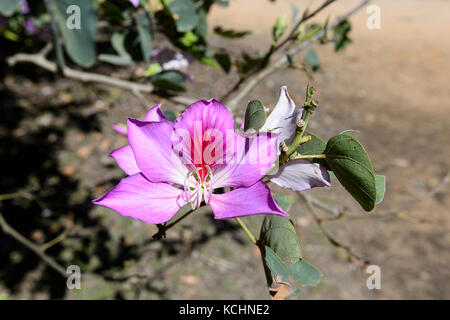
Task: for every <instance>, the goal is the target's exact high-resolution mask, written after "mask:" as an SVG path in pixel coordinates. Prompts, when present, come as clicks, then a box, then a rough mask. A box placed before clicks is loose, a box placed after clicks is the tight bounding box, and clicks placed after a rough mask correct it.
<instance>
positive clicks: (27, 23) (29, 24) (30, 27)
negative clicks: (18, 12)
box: [24, 17, 39, 34]
mask: <svg viewBox="0 0 450 320" xmlns="http://www.w3.org/2000/svg"><path fill="white" fill-rule="evenodd" d="M24 27H25V29H26V30H27V31H28V32H29V33H31V34H36V33H38V32H39V29H38V28H37V27H36V25H35V24H34V22H33V18H31V17H28V18H27V20H26V21H25V25H24Z"/></svg>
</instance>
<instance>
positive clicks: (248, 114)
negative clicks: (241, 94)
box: [244, 100, 267, 131]
mask: <svg viewBox="0 0 450 320" xmlns="http://www.w3.org/2000/svg"><path fill="white" fill-rule="evenodd" d="M266 119H267V115H266V111H265V110H264V106H263V104H262V103H261V101H259V100H252V101H250V102H249V103H248V105H247V109H246V110H245V120H244V130H245V131H247V130H249V129H253V130H256V131H258V130H259V129H261V128H262V126H263V125H264V123H266Z"/></svg>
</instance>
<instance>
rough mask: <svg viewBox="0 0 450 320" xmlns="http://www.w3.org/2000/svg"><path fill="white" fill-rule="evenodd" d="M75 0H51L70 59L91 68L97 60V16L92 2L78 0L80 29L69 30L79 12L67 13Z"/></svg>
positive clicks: (89, 0) (50, 3)
mask: <svg viewBox="0 0 450 320" xmlns="http://www.w3.org/2000/svg"><path fill="white" fill-rule="evenodd" d="M73 4H74V3H73V0H49V6H50V10H52V13H53V17H54V19H55V22H56V25H57V26H58V30H59V32H60V34H61V35H62V38H63V42H64V47H65V49H66V51H67V54H68V55H69V57H70V58H71V59H72V60H73V61H74V62H75V63H77V64H78V65H80V66H82V67H85V68H87V67H91V66H92V65H93V64H94V62H95V59H96V51H95V34H96V31H97V16H96V13H95V10H94V5H93V1H92V0H78V1H77V2H76V6H78V7H79V8H80V13H79V18H80V28H79V29H78V28H72V29H69V28H68V26H67V25H68V24H69V22H70V21H72V19H70V17H76V16H77V12H76V11H74V12H71V13H70V14H68V13H67V9H68V7H69V6H71V5H73Z"/></svg>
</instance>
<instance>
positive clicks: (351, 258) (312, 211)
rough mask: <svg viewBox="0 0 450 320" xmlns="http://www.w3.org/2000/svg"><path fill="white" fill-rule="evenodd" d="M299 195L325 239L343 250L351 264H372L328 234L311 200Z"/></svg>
mask: <svg viewBox="0 0 450 320" xmlns="http://www.w3.org/2000/svg"><path fill="white" fill-rule="evenodd" d="M298 195H299V197H300V198H301V199H302V200H303V202H304V203H305V205H306V207H307V208H308V212H309V213H310V214H311V216H312V217H313V219H314V220H315V221H316V223H317V226H318V227H319V229H320V231H321V232H322V234H323V235H324V236H325V238H326V239H327V240H328V241H329V242H330V243H331V244H332V245H333V246H334V247H335V248H337V249H341V250H343V251H344V252H345V254H346V256H347V260H348V261H350V262H357V263H358V264H360V265H362V266H367V265H370V264H371V262H370V261H369V260H368V259H365V258H363V257H361V256H359V255H358V254H356V253H355V252H354V251H353V249H352V248H351V247H350V246H348V245H345V244H342V243H341V242H339V241H338V240H336V239H335V238H334V237H333V236H332V235H331V234H330V233H329V232H328V230H327V229H326V228H325V227H324V225H323V222H324V220H323V219H322V218H320V217H319V216H318V215H317V213H316V211H315V209H314V206H313V205H312V203H311V202H310V200H309V199H308V198H307V197H305V196H304V195H303V194H301V193H298Z"/></svg>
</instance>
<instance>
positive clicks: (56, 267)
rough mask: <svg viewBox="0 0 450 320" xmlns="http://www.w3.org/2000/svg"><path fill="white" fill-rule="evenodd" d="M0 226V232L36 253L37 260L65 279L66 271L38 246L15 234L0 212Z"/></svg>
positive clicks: (17, 233)
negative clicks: (40, 260) (0, 230)
mask: <svg viewBox="0 0 450 320" xmlns="http://www.w3.org/2000/svg"><path fill="white" fill-rule="evenodd" d="M0 225H1V227H2V230H3V232H4V233H5V234H8V235H10V236H11V237H13V238H14V239H16V240H17V241H19V242H20V243H21V244H23V245H24V246H25V247H27V248H28V249H30V250H32V251H33V252H34V253H36V254H37V255H38V256H39V258H41V259H42V260H43V261H44V262H45V263H47V264H48V265H49V266H50V267H51V268H53V269H54V270H55V271H56V272H58V273H59V274H60V275H62V276H63V277H64V278H66V277H67V274H66V270H65V269H64V268H63V267H62V266H61V265H60V264H58V263H57V262H56V261H55V260H53V258H51V257H50V256H48V255H47V254H45V253H44V252H43V251H42V250H41V249H40V248H39V247H38V246H36V245H35V244H34V243H33V242H31V241H30V240H28V239H27V238H25V237H24V236H23V235H21V234H20V233H19V232H17V231H16V230H15V229H14V228H13V227H11V226H10V225H9V224H8V223H7V222H6V220H5V219H4V218H3V215H2V213H1V212H0Z"/></svg>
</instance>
